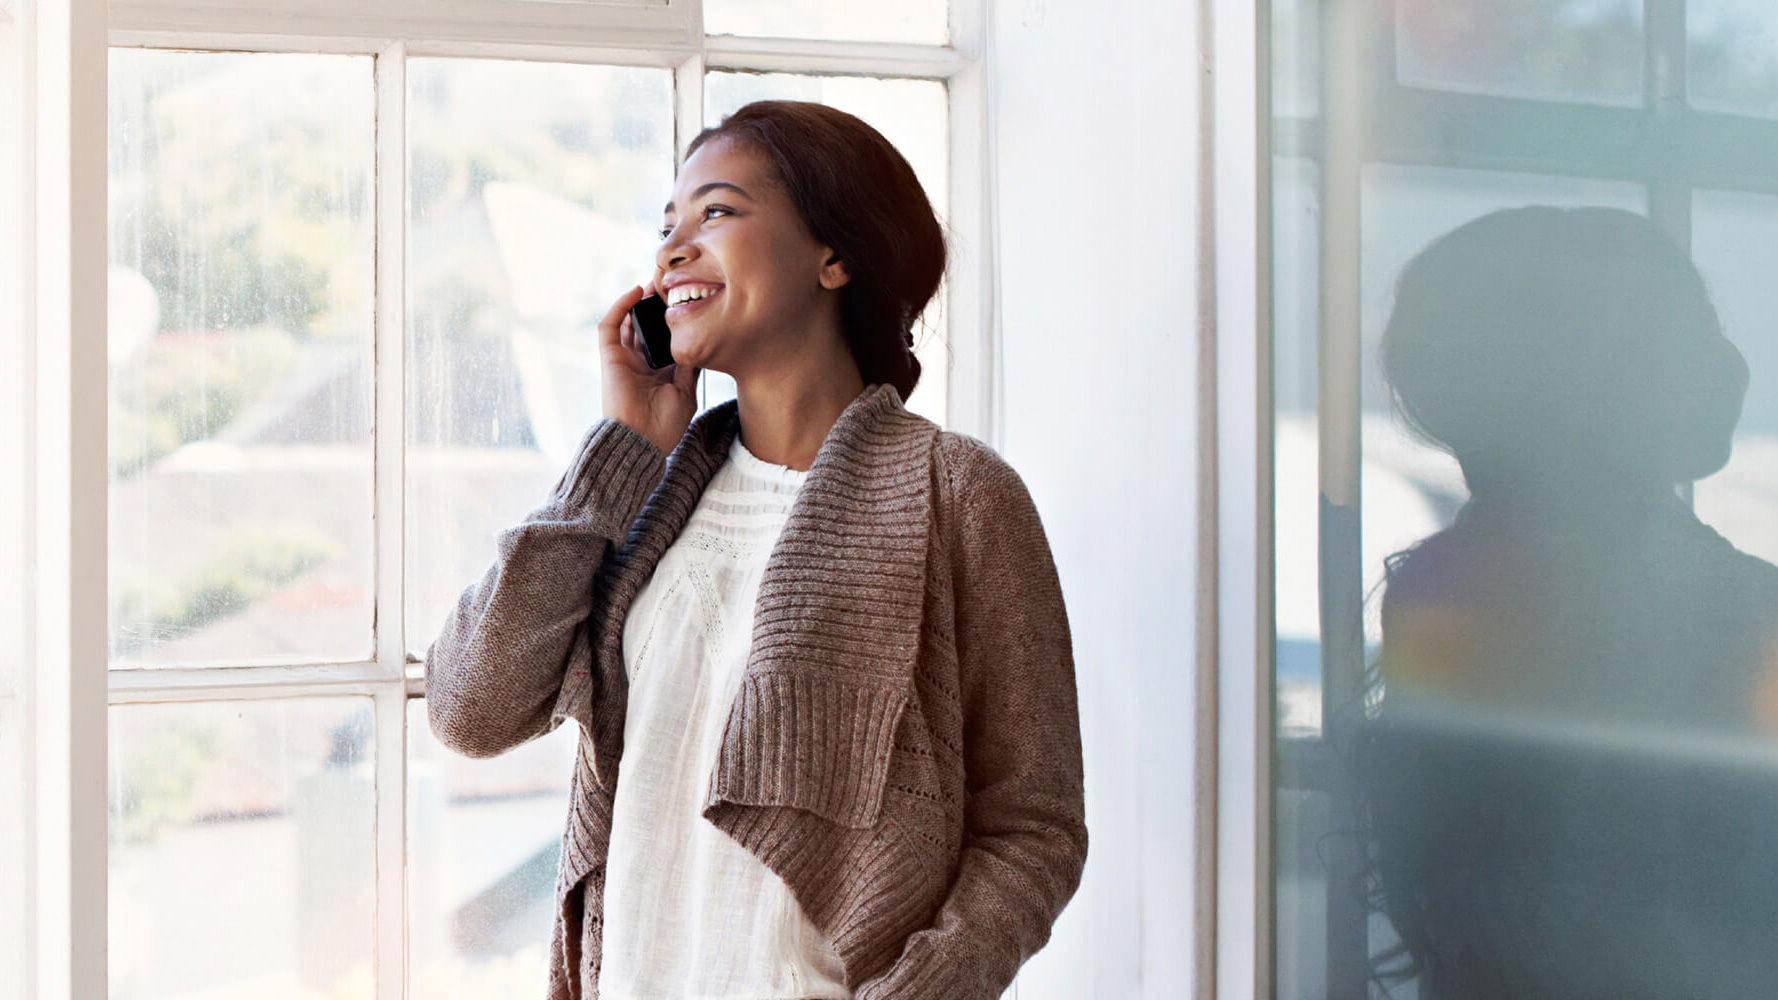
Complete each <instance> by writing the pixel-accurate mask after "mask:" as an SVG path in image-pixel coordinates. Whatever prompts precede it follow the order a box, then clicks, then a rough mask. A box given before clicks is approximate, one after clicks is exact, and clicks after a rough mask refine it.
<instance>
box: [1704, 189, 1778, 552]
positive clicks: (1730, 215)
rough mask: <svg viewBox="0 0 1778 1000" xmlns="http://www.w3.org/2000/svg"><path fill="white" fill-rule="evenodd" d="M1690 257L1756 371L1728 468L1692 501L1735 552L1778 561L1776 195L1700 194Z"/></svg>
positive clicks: (1726, 328) (1724, 322) (1732, 336)
mask: <svg viewBox="0 0 1778 1000" xmlns="http://www.w3.org/2000/svg"><path fill="white" fill-rule="evenodd" d="M1692 255H1693V257H1694V258H1696V260H1697V262H1698V269H1699V270H1700V271H1702V272H1704V280H1705V282H1706V283H1708V285H1709V286H1710V294H1711V296H1712V297H1713V298H1714V299H1715V300H1716V311H1717V314H1718V315H1719V316H1721V317H1722V325H1723V329H1724V331H1726V332H1727V334H1728V337H1729V339H1730V340H1732V341H1734V343H1735V346H1736V347H1738V348H1740V349H1741V353H1742V354H1743V355H1745V356H1746V357H1747V367H1748V369H1749V372H1750V376H1749V377H1750V382H1749V385H1748V390H1747V401H1746V402H1745V403H1744V404H1743V405H1742V408H1741V423H1740V424H1739V425H1738V426H1737V427H1736V428H1735V449H1734V451H1733V452H1732V453H1731V454H1730V456H1729V464H1728V465H1727V466H1725V467H1724V468H1723V470H1722V471H1721V472H1719V473H1717V474H1716V475H1714V476H1711V477H1709V478H1708V479H1705V480H1703V481H1701V482H1699V483H1698V485H1697V488H1696V489H1695V491H1694V493H1693V499H1694V502H1695V504H1696V506H1697V511H1698V516H1699V517H1701V518H1703V520H1704V523H1706V524H1708V525H1710V526H1711V527H1712V528H1715V529H1716V530H1717V531H1719V532H1721V533H1722V534H1723V536H1724V537H1726V538H1727V539H1728V540H1729V541H1731V542H1733V543H1734V544H1735V546H1736V547H1737V548H1739V549H1742V550H1744V551H1746V552H1748V553H1750V554H1752V555H1755V556H1758V557H1759V558H1761V559H1764V560H1765V561H1767V562H1773V563H1778V328H1775V327H1774V325H1773V317H1775V316H1778V282H1774V281H1773V276H1774V275H1778V197H1773V196H1771V195H1763V194H1747V193H1741V192H1727V191H1699V192H1696V193H1695V194H1694V195H1693V197H1692Z"/></svg>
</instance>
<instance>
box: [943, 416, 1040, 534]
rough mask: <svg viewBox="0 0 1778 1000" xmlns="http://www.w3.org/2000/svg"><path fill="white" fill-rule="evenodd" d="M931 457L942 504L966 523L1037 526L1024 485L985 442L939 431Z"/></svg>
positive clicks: (955, 433)
mask: <svg viewBox="0 0 1778 1000" xmlns="http://www.w3.org/2000/svg"><path fill="white" fill-rule="evenodd" d="M932 453H933V465H934V469H933V474H934V479H935V480H936V483H937V487H938V491H939V494H940V503H941V504H943V505H945V506H948V507H950V508H951V509H953V510H957V511H960V512H961V513H962V514H963V515H964V517H965V519H966V520H987V521H989V522H993V521H1001V522H1005V521H1008V520H1013V519H1020V520H1024V519H1028V520H1029V521H1030V522H1031V523H1032V524H1033V525H1036V524H1038V523H1039V522H1038V517H1037V509H1036V505H1035V504H1034V503H1033V502H1032V500H1031V492H1030V490H1029V489H1027V488H1026V486H1025V481H1024V480H1023V479H1022V478H1020V476H1019V474H1018V472H1017V471H1015V470H1014V469H1013V467H1012V465H1011V464H1010V463H1008V462H1007V460H1006V459H1005V458H1004V457H1002V456H1001V454H1000V453H999V452H997V451H995V450H994V448H993V447H992V446H990V445H989V444H988V443H987V442H985V441H982V440H980V439H978V438H973V437H970V436H969V435H967V434H962V433H959V432H957V431H940V432H939V434H938V438H937V441H936V442H935V444H934V447H933V450H932Z"/></svg>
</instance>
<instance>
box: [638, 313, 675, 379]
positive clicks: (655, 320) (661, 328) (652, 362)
mask: <svg viewBox="0 0 1778 1000" xmlns="http://www.w3.org/2000/svg"><path fill="white" fill-rule="evenodd" d="M630 322H631V323H632V324H634V325H635V327H636V332H637V334H639V335H640V338H641V340H642V356H643V357H644V358H646V359H648V367H650V368H656V369H659V368H665V367H667V366H668V365H670V364H672V363H673V333H672V331H670V330H668V329H667V300H665V299H663V298H661V297H660V296H659V295H650V296H648V297H647V298H645V299H643V300H642V301H641V302H638V303H636V305H635V306H634V307H632V308H631V309H630Z"/></svg>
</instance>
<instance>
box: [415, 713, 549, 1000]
mask: <svg viewBox="0 0 1778 1000" xmlns="http://www.w3.org/2000/svg"><path fill="white" fill-rule="evenodd" d="M579 732H580V729H579V727H578V726H576V725H574V724H573V723H569V724H567V725H563V726H561V727H558V728H557V729H556V731H555V732H553V733H550V734H549V735H548V736H545V737H543V738H542V739H539V740H536V741H534V742H531V743H527V744H526V745H525V746H523V747H520V748H519V749H517V750H513V751H511V752H510V753H506V754H502V755H501V756H499V757H494V758H490V759H486V760H471V759H470V758H467V757H463V756H461V755H459V754H455V753H452V752H451V751H449V750H447V749H445V748H444V747H443V746H441V745H440V744H439V743H438V741H437V740H436V739H434V738H433V736H432V729H431V727H430V726H429V725H428V723H427V721H426V703H425V702H424V701H421V700H418V699H416V700H413V701H410V702H409V703H408V733H409V734H410V735H411V742H410V752H409V758H408V805H407V808H408V818H409V825H408V874H409V878H408V967H409V969H410V975H411V984H412V985H411V986H410V987H409V989H408V992H409V994H410V995H412V996H416V997H427V998H437V1000H456V998H460V1000H479V998H482V997H523V996H542V995H543V994H544V992H545V986H546V985H547V979H548V971H549V941H550V930H551V926H552V921H553V920H554V916H555V914H554V905H555V879H556V861H557V858H558V856H559V854H560V853H561V840H562V828H563V824H564V823H565V822H566V821H567V815H568V782H569V778H570V776H571V775H572V773H573V767H574V751H575V739H576V735H577V734H578V733H579Z"/></svg>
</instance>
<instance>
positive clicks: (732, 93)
mask: <svg viewBox="0 0 1778 1000" xmlns="http://www.w3.org/2000/svg"><path fill="white" fill-rule="evenodd" d="M764 100H788V101H814V102H817V103H820V104H826V105H829V106H831V107H835V108H838V109H840V110H841V111H844V112H846V113H848V114H852V115H856V116H857V117H858V118H860V119H862V120H863V121H865V122H867V123H868V124H869V125H870V126H871V127H872V128H874V129H876V130H877V131H878V132H881V133H883V137H884V138H886V139H888V140H889V142H890V143H891V144H892V145H893V146H894V147H895V148H896V149H897V150H900V151H901V155H903V156H905V157H906V158H907V161H908V163H909V165H911V166H912V167H913V168H914V174H915V175H916V176H917V177H919V178H920V186H921V187H923V188H925V189H926V197H927V198H928V199H930V200H931V201H932V209H933V211H934V212H936V213H937V214H938V218H939V222H940V223H941V224H946V223H947V220H948V216H949V212H950V185H949V183H948V180H949V177H950V174H949V166H950V118H949V114H948V105H947V95H946V92H945V85H944V84H943V83H940V82H938V81H936V80H884V79H876V78H871V77H852V76H802V75H797V74H792V73H710V74H708V75H706V76H705V78H704V123H705V124H706V125H715V124H717V123H718V122H720V121H721V120H722V117H723V116H724V115H726V114H728V113H729V112H731V111H734V110H735V109H736V108H739V107H741V106H742V105H744V104H747V103H749V102H752V101H764ZM947 297H948V296H947V293H946V291H945V290H944V289H943V288H941V289H940V290H939V294H938V295H936V296H934V297H933V300H932V305H930V306H928V307H927V312H926V313H925V314H924V315H923V316H922V317H921V319H920V322H919V324H918V325H916V326H915V328H914V356H915V357H916V358H918V359H919V361H920V368H921V376H920V384H919V385H918V386H916V387H915V388H914V392H913V395H912V397H911V398H910V399H908V400H907V403H908V409H910V410H912V411H914V412H915V413H918V414H920V415H921V416H924V417H926V418H927V419H929V420H932V421H933V422H934V423H938V424H943V423H944V422H945V402H946V398H945V397H946V373H948V372H949V371H950V368H951V364H950V348H949V346H948V342H947V336H946V326H945V300H946V298H947ZM713 376H714V377H713ZM705 380H706V393H707V396H708V401H710V402H714V401H716V400H717V399H719V398H727V397H728V396H732V395H733V394H734V389H733V385H734V383H733V380H731V379H728V378H727V377H726V376H721V375H719V374H717V373H706V374H705Z"/></svg>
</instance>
